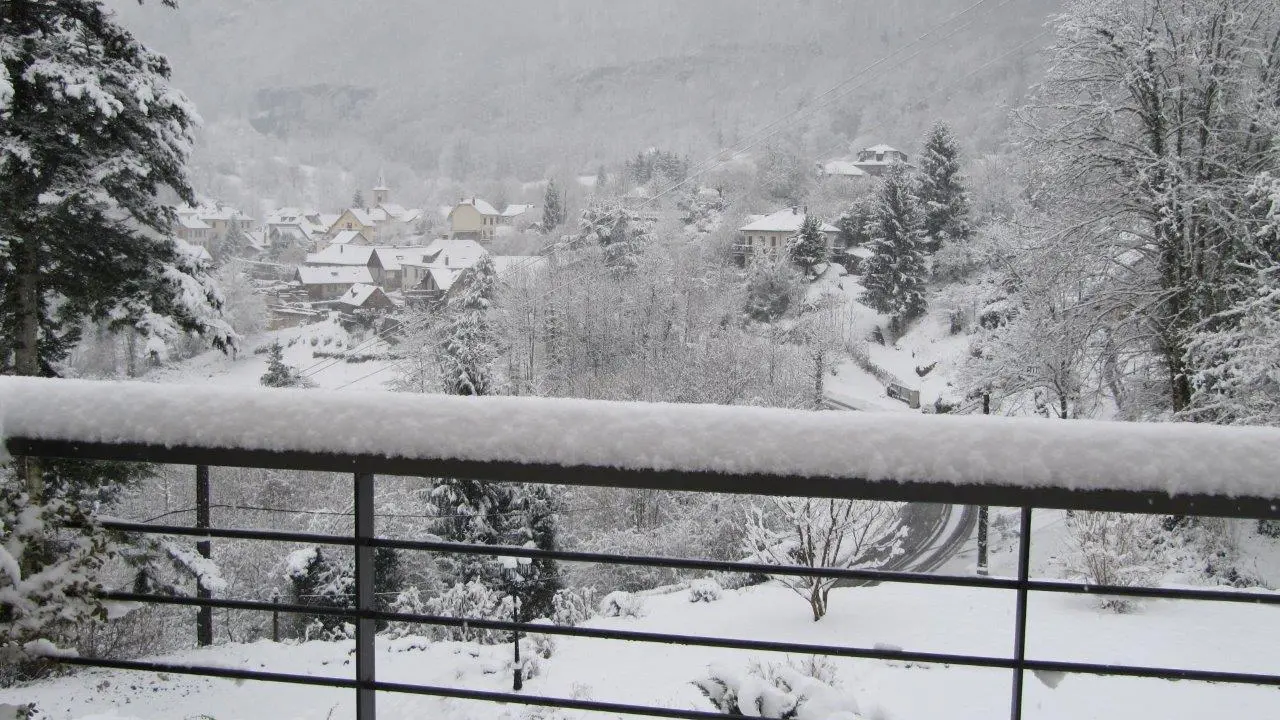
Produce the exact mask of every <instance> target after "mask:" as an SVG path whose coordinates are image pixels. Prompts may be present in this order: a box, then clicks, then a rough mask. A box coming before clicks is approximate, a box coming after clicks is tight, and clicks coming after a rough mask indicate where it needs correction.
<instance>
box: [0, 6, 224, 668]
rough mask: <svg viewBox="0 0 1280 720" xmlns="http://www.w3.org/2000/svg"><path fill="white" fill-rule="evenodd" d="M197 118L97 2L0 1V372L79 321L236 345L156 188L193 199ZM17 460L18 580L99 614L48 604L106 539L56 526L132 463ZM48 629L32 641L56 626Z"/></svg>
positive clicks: (31, 368) (13, 541) (54, 369)
mask: <svg viewBox="0 0 1280 720" xmlns="http://www.w3.org/2000/svg"><path fill="white" fill-rule="evenodd" d="M164 4H165V5H170V6H172V5H173V2H171V1H169V0H165V1H164ZM195 122H196V115H195V111H194V109H193V108H192V106H191V105H190V103H189V102H188V101H187V99H186V98H185V97H184V96H183V95H182V94H181V93H180V92H178V91H177V90H176V89H174V88H173V87H172V86H170V84H169V64H168V62H167V61H166V60H165V59H164V58H163V57H161V56H160V55H157V54H156V53H153V52H152V51H150V50H148V49H147V48H146V47H144V46H143V45H141V44H140V43H139V42H138V41H137V40H135V39H134V38H133V37H132V36H131V35H130V34H129V33H128V32H127V31H125V30H124V29H123V28H121V27H120V26H118V25H116V24H115V16H114V14H113V13H112V12H111V11H110V10H108V9H107V8H105V7H104V6H103V4H102V3H101V2H99V1H98V0H40V1H38V2H37V1H36V0H11V1H9V2H5V3H4V4H3V6H0V298H2V299H0V372H3V373H8V374H17V375H46V376H51V375H57V374H58V373H59V367H60V365H61V364H62V363H63V362H64V361H65V359H66V357H67V354H68V352H69V350H70V348H71V347H72V346H73V345H74V344H75V343H76V342H77V340H78V339H79V333H80V330H81V328H82V327H84V325H85V324H86V323H85V321H98V322H104V323H106V324H107V325H108V326H109V327H110V328H111V329H113V330H118V329H124V328H128V329H129V331H130V332H136V333H139V334H140V335H142V336H144V337H147V338H150V339H151V340H150V341H149V344H151V345H152V347H157V348H158V347H162V346H163V342H164V341H167V340H171V339H174V338H177V337H180V336H183V335H185V334H186V333H190V332H195V333H199V334H200V335H201V336H203V337H205V338H206V339H207V340H208V341H209V342H210V343H211V344H212V345H214V346H216V347H219V348H222V349H228V348H230V347H232V346H233V345H234V343H235V333H234V332H233V331H232V330H231V329H230V327H229V326H228V325H227V324H226V323H225V322H223V321H222V320H221V319H220V318H219V317H218V312H217V310H218V308H219V306H220V305H221V297H220V294H219V292H218V289H217V287H216V286H215V285H214V283H213V282H212V280H211V278H210V276H209V268H208V266H207V265H206V264H205V262H204V261H202V260H201V259H200V255H199V252H198V250H197V249H196V248H193V247H191V246H190V245H187V244H186V243H182V242H179V241H177V240H174V239H173V238H171V237H170V236H169V232H170V228H171V226H172V224H173V221H174V219H175V216H174V214H173V210H172V209H171V208H170V207H168V206H167V205H165V204H164V203H162V201H161V200H160V194H161V193H162V192H165V191H169V192H172V193H173V194H175V195H176V196H177V197H178V198H179V199H181V200H183V201H185V202H188V203H193V202H194V200H195V198H194V195H193V193H192V191H191V187H190V185H189V184H188V181H187V177H186V173H185V168H184V166H185V163H186V159H187V156H188V154H189V153H190V150H191V145H192V128H193V127H194V125H195ZM104 468H106V470H105V471H104ZM16 470H17V472H16V477H12V478H11V479H7V480H5V481H4V484H3V486H0V490H3V491H4V492H5V493H6V494H7V495H6V496H7V497H8V498H9V501H8V502H10V504H11V506H12V507H17V504H19V503H21V504H22V505H23V506H24V508H20V510H21V512H19V516H20V517H26V518H31V519H35V518H42V520H41V522H39V523H36V524H26V525H23V524H22V523H19V524H18V525H14V524H10V523H7V522H6V523H3V524H2V525H3V526H2V527H0V543H3V544H5V545H6V546H13V547H14V549H15V550H21V553H20V555H18V556H14V555H13V552H12V551H10V555H11V556H14V557H15V559H16V560H17V562H18V565H17V567H16V569H15V571H16V572H17V573H18V574H19V575H20V576H21V578H10V579H11V580H12V581H14V582H17V583H18V584H19V587H18V588H17V592H18V593H19V594H21V593H22V584H23V583H24V582H26V580H24V579H22V578H30V579H35V578H40V577H46V575H45V573H61V572H66V573H68V574H67V576H66V581H65V582H63V581H59V582H57V583H54V584H53V585H51V586H50V587H49V588H48V593H47V597H45V598H44V600H41V602H42V603H48V604H49V605H48V607H49V609H50V611H52V612H56V613H57V618H58V620H59V621H67V622H75V621H76V620H77V619H83V620H87V619H89V618H90V617H91V616H101V612H100V607H98V606H97V605H96V604H95V603H93V602H91V601H89V599H88V598H82V599H83V600H84V601H83V602H75V601H67V602H65V603H63V604H59V602H61V600H67V599H68V598H69V595H68V593H67V592H65V590H66V589H68V588H71V587H75V588H79V590H76V592H80V590H83V589H85V588H89V587H91V586H93V585H94V584H95V583H96V580H95V578H94V572H95V571H96V570H97V568H98V567H99V566H100V564H101V558H100V556H99V555H98V554H99V553H100V552H101V551H104V550H105V548H106V544H105V542H103V541H102V540H101V539H100V538H99V537H97V536H96V534H95V532H94V531H93V526H92V524H87V525H86V524H81V525H79V527H80V528H81V529H80V530H77V531H75V532H71V531H67V530H58V529H57V528H63V527H66V526H68V525H75V523H73V522H70V521H71V520H72V519H73V517H72V516H73V515H74V514H75V513H82V512H83V511H84V507H83V506H81V505H80V503H79V502H78V501H77V500H76V499H75V498H74V497H73V495H74V494H75V493H74V492H73V489H74V488H76V487H77V486H80V485H83V484H86V483H87V484H89V485H91V486H92V487H95V488H96V487H100V486H102V485H104V484H109V483H110V482H113V481H115V480H119V479H122V478H126V477H129V476H136V474H137V473H136V471H132V472H126V473H120V472H117V471H115V470H112V469H110V468H109V466H104V465H100V464H93V463H78V464H69V463H65V462H54V461H46V462H42V463H40V462H36V461H34V460H32V459H21V458H20V459H19V460H18V462H17V463H16ZM59 488H61V489H59ZM19 544H20V545H21V546H22V547H21V548H19V547H17V546H18V545H19ZM67 563H71V564H72V565H71V566H69V565H68V564H67ZM5 574H6V575H8V574H9V573H5ZM59 588H61V589H59ZM41 592H45V591H43V590H42V591H41ZM14 608H15V609H11V610H6V611H5V612H6V613H14V612H21V610H20V609H19V608H17V606H16V605H15V606H14ZM31 617H34V616H31ZM23 623H26V620H23ZM0 625H5V626H7V625H9V623H7V622H0ZM26 627H28V629H30V627H31V626H26ZM47 629H48V630H49V632H50V634H48V635H43V636H40V637H42V638H44V639H50V638H56V628H54V627H53V625H52V624H50V626H49V627H48V628H47ZM31 639H32V640H35V639H37V638H31ZM33 647H34V646H33Z"/></svg>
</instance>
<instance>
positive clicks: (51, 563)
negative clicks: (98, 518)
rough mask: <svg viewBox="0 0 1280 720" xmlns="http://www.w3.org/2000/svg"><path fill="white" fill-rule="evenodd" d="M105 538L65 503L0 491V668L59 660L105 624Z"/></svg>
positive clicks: (9, 488) (3, 487)
mask: <svg viewBox="0 0 1280 720" xmlns="http://www.w3.org/2000/svg"><path fill="white" fill-rule="evenodd" d="M107 557H108V541H107V537H106V535H105V534H104V533H103V532H101V530H100V529H99V528H98V527H97V526H96V525H95V523H94V522H93V518H92V517H91V516H90V515H89V514H88V513H85V512H84V511H83V509H81V508H80V507H78V506H77V505H76V504H74V503H71V502H68V501H66V500H50V501H47V502H45V503H42V504H36V503H32V502H31V501H30V498H28V497H27V495H26V492H25V490H24V489H22V488H21V487H19V486H17V484H16V483H11V482H5V483H3V484H0V666H5V665H15V664H31V663H34V662H38V661H39V659H40V658H41V657H43V656H47V655H49V654H55V653H57V652H58V651H59V646H60V645H61V644H62V643H63V640H64V638H66V637H68V636H69V635H71V634H72V633H73V632H74V630H75V629H76V626H77V625H78V624H80V623H85V622H90V621H94V620H97V621H104V620H106V615H107V613H106V609H105V607H104V606H103V604H102V601H101V599H100V596H99V592H100V590H101V589H102V585H101V582H100V580H99V572H100V570H101V569H102V566H103V563H104V562H105V561H106V559H107Z"/></svg>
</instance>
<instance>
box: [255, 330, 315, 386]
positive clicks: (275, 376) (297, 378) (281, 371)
mask: <svg viewBox="0 0 1280 720" xmlns="http://www.w3.org/2000/svg"><path fill="white" fill-rule="evenodd" d="M259 382H260V383H262V384H263V385H265V386H266V387H276V388H284V387H310V386H311V385H312V383H311V382H309V381H308V380H307V379H306V378H304V377H302V374H301V373H299V372H298V371H297V369H295V368H293V367H291V366H290V365H289V364H288V363H286V362H285V361H284V347H282V346H281V345H280V341H279V340H277V341H275V342H274V343H272V344H271V350H270V355H269V356H268V358H267V371H266V372H264V373H263V374H262V378H261V379H259Z"/></svg>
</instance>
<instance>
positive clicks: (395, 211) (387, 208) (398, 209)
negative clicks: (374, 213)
mask: <svg viewBox="0 0 1280 720" xmlns="http://www.w3.org/2000/svg"><path fill="white" fill-rule="evenodd" d="M378 209H379V210H381V211H382V212H383V213H384V214H385V215H386V216H387V217H392V218H396V219H397V220H398V219H400V216H401V215H403V214H404V206H403V205H397V204H395V203H382V204H380V205H378Z"/></svg>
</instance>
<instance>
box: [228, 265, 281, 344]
mask: <svg viewBox="0 0 1280 720" xmlns="http://www.w3.org/2000/svg"><path fill="white" fill-rule="evenodd" d="M214 282H216V283H217V284H218V289H220V290H221V291H222V297H223V305H222V316H223V318H224V319H225V320H226V321H227V324H228V325H230V326H231V329H233V330H235V331H236V333H237V334H238V335H241V336H243V337H248V336H249V335H255V334H257V333H259V332H262V331H263V330H265V329H266V328H267V321H268V318H269V316H268V310H267V301H266V298H264V297H263V296H262V295H261V294H260V293H258V292H257V289H256V288H255V287H254V286H253V283H252V282H251V281H250V279H249V276H248V275H247V274H246V273H245V272H244V267H243V265H241V264H240V263H235V262H230V263H226V264H225V265H223V266H222V267H220V268H218V271H217V273H216V274H215V275H214Z"/></svg>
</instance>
